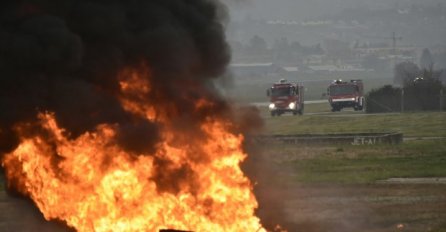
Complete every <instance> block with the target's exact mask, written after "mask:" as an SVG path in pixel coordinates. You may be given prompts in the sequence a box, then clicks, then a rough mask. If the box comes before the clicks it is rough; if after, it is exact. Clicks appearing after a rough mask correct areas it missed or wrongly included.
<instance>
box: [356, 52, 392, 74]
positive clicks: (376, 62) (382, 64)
mask: <svg viewBox="0 0 446 232" xmlns="http://www.w3.org/2000/svg"><path fill="white" fill-rule="evenodd" d="M361 65H362V67H363V68H365V69H373V70H376V71H378V70H388V69H389V64H388V63H387V62H386V61H385V60H382V59H380V58H379V57H378V56H376V55H373V54H371V55H367V56H365V57H364V58H363V59H362V62H361Z"/></svg>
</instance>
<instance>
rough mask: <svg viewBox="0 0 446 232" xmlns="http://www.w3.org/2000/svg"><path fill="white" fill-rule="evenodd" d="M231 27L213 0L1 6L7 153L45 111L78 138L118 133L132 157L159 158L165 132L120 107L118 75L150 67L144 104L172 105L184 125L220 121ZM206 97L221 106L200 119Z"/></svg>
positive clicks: (69, 0)
mask: <svg viewBox="0 0 446 232" xmlns="http://www.w3.org/2000/svg"><path fill="white" fill-rule="evenodd" d="M225 17H226V13H225V8H224V7H221V4H220V3H218V2H216V1H213V0H194V1H187V0H131V1H117V0H114V1H100V0H57V1H48V0H23V1H2V3H0V109H1V110H0V153H5V152H8V151H11V150H12V149H13V148H14V147H15V146H16V145H17V143H18V138H17V135H16V134H15V132H14V130H13V127H14V125H16V124H18V123H24V122H32V121H34V120H35V119H36V115H37V113H38V112H46V111H48V112H54V113H55V116H56V119H57V122H58V123H59V125H60V126H61V127H63V128H65V129H66V130H67V134H69V135H70V136H72V137H76V136H78V135H80V134H82V133H84V132H86V131H89V130H92V129H94V128H95V127H96V126H97V125H98V124H101V123H112V124H114V123H116V124H118V125H119V127H120V128H119V132H120V135H119V136H118V139H117V140H118V141H117V142H118V143H119V144H120V145H121V146H122V147H123V148H126V149H128V150H129V151H136V152H140V151H147V150H150V149H153V148H152V146H153V144H155V143H156V141H157V139H156V138H157V136H156V135H157V125H156V124H154V123H153V122H151V121H148V120H147V119H144V118H139V117H137V116H135V115H132V114H129V113H127V112H126V111H125V110H124V109H123V107H122V106H121V104H120V102H119V98H118V97H119V96H118V95H119V88H120V85H119V72H122V70H123V69H125V68H128V67H139V66H141V65H147V66H148V67H149V69H150V70H149V72H150V76H151V82H150V84H151V87H152V91H150V93H149V94H148V95H146V96H143V97H145V98H147V99H148V101H149V102H150V104H152V105H153V106H155V107H156V106H157V105H160V104H163V105H168V106H169V107H165V110H166V112H165V114H166V115H167V116H168V117H170V118H171V119H172V120H175V121H176V123H177V124H178V125H182V126H184V125H193V124H194V122H195V121H199V120H201V118H203V117H206V116H208V115H210V114H212V115H218V114H221V113H222V112H224V111H225V110H226V108H227V106H226V103H225V102H224V101H223V100H221V99H220V97H219V96H218V93H217V91H216V90H215V89H214V88H213V85H212V82H211V80H212V79H213V78H215V77H218V76H220V75H221V74H222V73H224V71H225V68H226V65H227V63H228V61H229V59H230V54H229V49H228V45H227V44H226V42H225V36H224V25H223V22H224V20H225ZM203 97H205V98H206V99H210V101H212V102H213V103H214V104H212V106H210V107H208V108H207V109H206V110H203V111H202V112H198V113H197V112H193V111H194V105H193V104H195V102H196V100H197V99H199V98H203ZM184 122H187V123H184ZM179 127H181V126H179ZM135 138H139V140H135ZM138 141H144V143H141V142H138Z"/></svg>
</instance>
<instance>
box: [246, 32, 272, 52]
mask: <svg viewBox="0 0 446 232" xmlns="http://www.w3.org/2000/svg"><path fill="white" fill-rule="evenodd" d="M249 48H250V49H251V50H252V51H253V52H254V53H257V52H260V53H262V52H265V51H266V50H267V49H268V48H267V45H266V41H265V39H263V38H262V37H260V36H258V35H255V36H253V37H252V38H251V39H250V40H249Z"/></svg>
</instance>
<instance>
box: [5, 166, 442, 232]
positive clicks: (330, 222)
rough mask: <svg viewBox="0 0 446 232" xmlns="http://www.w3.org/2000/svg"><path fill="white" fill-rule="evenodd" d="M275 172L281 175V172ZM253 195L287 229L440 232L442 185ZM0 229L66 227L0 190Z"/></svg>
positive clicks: (310, 188) (265, 215) (312, 187)
mask: <svg viewBox="0 0 446 232" xmlns="http://www.w3.org/2000/svg"><path fill="white" fill-rule="evenodd" d="M263 173H265V174H266V172H263ZM276 173H278V176H277V177H279V176H280V178H282V179H283V178H284V177H283V173H286V172H284V170H280V172H276ZM270 174H271V173H269V174H268V175H270ZM271 177H272V176H270V178H271ZM273 178H274V177H273ZM284 183H287V184H284ZM262 185H264V186H266V185H267V186H268V187H267V188H262ZM256 194H257V195H258V200H259V204H260V208H259V210H258V214H259V216H260V217H261V218H262V219H263V220H264V221H265V223H266V224H268V223H269V224H270V225H273V223H277V224H281V225H283V226H284V227H286V228H288V230H289V231H290V232H291V231H293V232H294V231H302V232H325V231H326V232H338V231H339V232H349V231H352V232H356V231H361V232H381V231H382V232H387V231H408V232H409V231H413V232H420V231H438V232H439V231H446V184H431V183H418V182H417V183H416V184H413V183H398V182H391V183H376V184H354V185H341V184H305V185H302V184H297V183H291V184H290V182H282V181H271V182H269V183H257V187H256ZM0 231H5V232H6V231H15V232H28V231H29V232H34V231H42V232H67V231H69V229H67V228H66V227H64V226H63V225H62V224H61V223H58V222H46V221H45V220H44V219H43V217H42V215H41V214H40V213H39V211H38V210H37V209H36V208H35V207H34V205H33V204H32V203H31V202H30V201H29V200H26V199H23V198H17V197H11V196H9V195H8V194H6V192H5V191H0Z"/></svg>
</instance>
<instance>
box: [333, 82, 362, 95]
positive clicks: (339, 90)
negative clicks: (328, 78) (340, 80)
mask: <svg viewBox="0 0 446 232" xmlns="http://www.w3.org/2000/svg"><path fill="white" fill-rule="evenodd" d="M356 91H357V87H356V86H354V85H333V86H330V95H332V96H333V95H344V94H354V93H355V92H356Z"/></svg>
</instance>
